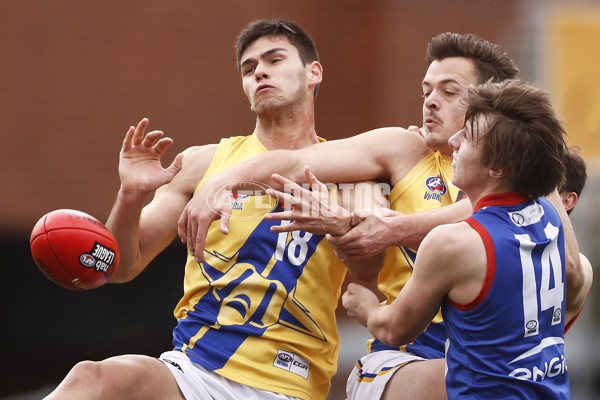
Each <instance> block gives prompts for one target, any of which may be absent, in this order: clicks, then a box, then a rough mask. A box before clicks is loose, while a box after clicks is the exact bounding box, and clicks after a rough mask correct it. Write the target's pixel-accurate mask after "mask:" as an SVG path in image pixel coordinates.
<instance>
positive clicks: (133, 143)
mask: <svg viewBox="0 0 600 400" xmlns="http://www.w3.org/2000/svg"><path fill="white" fill-rule="evenodd" d="M147 126H148V120H147V119H143V120H142V121H141V122H140V123H139V124H138V125H137V127H135V128H134V127H131V128H130V129H129V131H128V132H127V135H126V137H125V140H124V141H123V147H122V149H121V155H120V162H119V176H120V178H121V187H120V189H119V193H118V194H117V199H116V201H115V204H114V206H113V209H112V211H111V213H110V216H109V217H108V221H107V223H106V225H107V227H108V229H109V230H110V231H111V232H112V233H113V234H114V235H115V238H116V239H117V242H118V243H119V250H120V253H121V261H120V265H119V269H118V270H117V273H115V275H113V276H112V277H111V279H110V281H111V282H126V281H129V280H131V279H133V278H134V277H136V276H137V275H138V274H139V273H140V272H141V271H142V270H143V269H144V268H145V267H146V266H147V265H148V263H149V262H150V261H151V260H152V259H153V258H154V257H155V256H156V255H157V254H158V253H160V252H161V251H162V250H164V249H165V248H166V247H167V246H168V244H169V243H170V242H171V241H172V240H173V238H174V237H175V236H176V232H177V218H178V217H179V214H180V213H181V211H182V210H183V208H184V207H185V204H186V203H187V201H188V200H189V199H190V198H191V196H192V192H193V188H194V183H193V182H194V181H195V183H196V184H197V183H198V182H199V178H198V176H197V175H198V164H199V162H198V161H196V162H193V161H192V160H193V159H194V157H197V156H199V155H200V154H199V153H200V151H198V150H191V149H190V150H188V151H186V152H185V153H183V154H179V155H178V156H177V157H176V158H175V160H174V161H173V163H172V164H171V165H170V166H169V167H168V168H163V167H162V166H161V158H162V155H163V154H164V152H165V150H166V149H167V148H168V146H169V145H170V144H171V143H172V140H171V139H169V138H164V137H163V133H162V132H160V131H153V132H149V133H148V134H145V129H146V127H147ZM211 151H212V150H211V149H210V148H207V149H206V150H205V151H204V153H205V154H204V155H205V156H206V157H207V158H208V161H209V162H210V158H211V157H212V155H211V154H212V153H211ZM197 159H202V158H201V157H200V158H197ZM200 169H201V168H200ZM201 173H202V174H203V171H202V172H201ZM200 177H201V175H200ZM155 191H156V192H155ZM153 193H155V194H154V198H153V200H152V201H151V202H150V203H149V204H148V205H147V206H145V207H144V204H145V203H146V202H147V198H148V197H149V196H150V195H152V194H153Z"/></svg>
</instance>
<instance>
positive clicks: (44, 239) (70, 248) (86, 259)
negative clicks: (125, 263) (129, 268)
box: [30, 209, 119, 290]
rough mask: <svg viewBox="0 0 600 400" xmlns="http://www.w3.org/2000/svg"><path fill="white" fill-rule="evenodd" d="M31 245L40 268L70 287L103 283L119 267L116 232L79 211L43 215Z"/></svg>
mask: <svg viewBox="0 0 600 400" xmlns="http://www.w3.org/2000/svg"><path fill="white" fill-rule="evenodd" d="M30 246H31V255H32V256H33V259H34V260H35V263H36V264H37V266H38V268H39V269H40V271H42V272H43V273H44V275H46V276H47V277H48V278H49V279H50V280H52V281H53V282H55V283H57V284H59V285H61V286H63V287H65V288H68V289H73V290H88V289H94V288H97V287H99V286H102V285H103V284H105V283H106V281H107V280H108V278H109V277H110V276H111V275H112V274H113V273H114V272H115V271H116V270H117V268H118V266H119V247H118V245H117V241H116V240H115V237H114V236H113V234H112V233H111V232H110V231H109V230H108V229H107V228H106V226H104V224H102V222H100V221H98V220H97V219H96V218H94V217H92V216H91V215H88V214H86V213H84V212H81V211H77V210H68V209H62V210H55V211H52V212H49V213H48V214H46V215H44V216H43V217H42V218H40V219H39V221H38V222H37V223H36V224H35V226H34V227H33V231H32V232H31V237H30Z"/></svg>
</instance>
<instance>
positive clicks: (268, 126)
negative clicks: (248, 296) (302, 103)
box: [255, 106, 319, 150]
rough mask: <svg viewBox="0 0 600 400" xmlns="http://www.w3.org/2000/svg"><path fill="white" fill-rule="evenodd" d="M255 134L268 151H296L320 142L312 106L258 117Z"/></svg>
mask: <svg viewBox="0 0 600 400" xmlns="http://www.w3.org/2000/svg"><path fill="white" fill-rule="evenodd" d="M255 132H256V135H257V136H258V138H259V139H260V141H261V143H262V144H263V145H264V146H265V147H266V148H267V150H277V149H288V150H294V149H300V148H302V147H306V146H310V145H312V144H315V143H318V142H319V139H318V137H317V133H316V131H315V116H314V108H313V107H312V106H311V107H304V108H303V109H297V108H294V109H287V110H285V111H284V112H281V111H276V112H273V113H270V114H269V113H263V114H262V115H258V116H257V117H256V127H255Z"/></svg>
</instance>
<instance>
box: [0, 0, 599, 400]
mask: <svg viewBox="0 0 600 400" xmlns="http://www.w3.org/2000/svg"><path fill="white" fill-rule="evenodd" d="M277 17H283V18H288V19H293V20H296V21H297V22H299V23H300V25H301V26H303V27H304V28H305V29H306V30H307V31H308V32H309V33H310V34H311V35H312V37H313V39H314V40H315V42H316V44H317V47H318V49H319V52H320V56H321V61H322V64H323V66H324V71H325V72H324V81H323V84H322V85H321V89H320V91H319V96H318V99H317V103H316V125H317V132H318V133H319V134H320V135H321V136H323V137H325V138H328V139H335V138H342V137H347V136H350V135H354V134H357V133H360V132H363V131H366V130H370V129H374V128H377V127H382V126H404V127H406V126H408V125H418V124H420V122H421V103H422V99H421V84H420V82H421V79H422V77H423V75H424V73H425V70H426V67H427V66H426V62H425V50H426V47H427V44H428V43H429V40H430V39H431V37H433V36H434V35H436V34H438V33H441V32H445V31H453V32H459V33H469V32H471V33H475V34H477V35H479V36H481V37H483V38H485V39H488V40H490V41H492V42H495V43H499V44H501V45H502V46H503V47H504V48H505V49H506V50H507V52H508V53H509V54H510V55H511V56H512V57H513V58H514V59H515V60H516V62H517V63H518V64H519V66H520V68H521V71H522V72H521V78H522V79H524V80H527V81H529V82H532V83H536V84H537V85H538V86H540V87H542V88H544V89H547V90H548V91H550V93H551V95H552V97H553V99H554V101H555V103H556V105H557V108H558V110H559V112H560V115H561V117H562V118H563V119H564V121H565V124H566V128H567V131H568V132H569V140H568V141H569V144H570V145H576V146H580V147H581V154H582V156H583V157H584V158H585V160H586V162H587V164H588V174H589V180H588V184H587V186H586V188H585V190H584V192H583V195H582V198H581V201H580V203H579V205H578V206H577V208H576V209H575V211H574V212H573V213H572V215H571V217H572V219H573V223H574V227H575V230H576V233H577V236H578V239H579V244H580V248H581V251H582V253H584V254H586V255H587V256H588V258H589V259H590V261H591V262H592V265H594V266H596V267H598V266H599V265H600V252H599V250H598V247H599V246H598V243H599V236H600V228H599V226H600V224H599V222H600V207H599V205H600V204H599V202H598V198H599V195H600V173H599V171H600V168H599V166H600V139H599V138H600V112H598V109H600V75H599V74H598V70H599V68H600V3H599V2H598V1H577V0H569V1H548V0H503V1H489V0H479V1H471V0H452V1H448V0H428V1H419V0H414V1H409V0H373V1H359V0H326V1H323V0H303V1H281V0H262V1H258V0H256V1H247V0H246V1H244V0H195V1H192V0H178V1H173V2H165V1H162V0H144V1H142V0H130V1H121V0H103V1H93V0H77V1H69V0H53V1H36V0H31V1H18V0H1V1H0V57H1V58H0V60H1V62H0V140H1V143H2V146H0V152H1V153H0V155H1V161H2V162H3V163H4V164H3V165H4V166H3V167H2V168H0V181H1V182H2V184H3V189H2V196H0V268H1V271H2V276H1V278H0V304H1V305H2V318H1V321H2V325H1V326H2V328H1V329H0V365H1V369H2V371H1V373H0V399H3V400H6V399H13V400H16V399H20V400H25V399H39V398H42V397H43V396H44V395H46V394H47V393H49V392H50V391H51V390H52V389H53V388H54V387H55V385H56V384H57V383H58V382H59V381H60V380H61V379H62V377H64V375H65V374H66V373H67V372H68V371H69V369H70V368H71V366H72V365H74V364H75V363H76V362H78V361H80V360H84V359H91V360H99V359H103V358H106V357H109V356H113V355H117V354H123V353H143V354H148V355H151V356H158V355H159V354H160V353H161V352H162V351H164V350H167V349H169V348H170V347H171V330H172V328H173V327H174V324H175V320H174V318H173V316H172V310H173V307H174V306H175V304H176V302H177V301H178V300H179V297H180V295H181V292H182V288H181V282H182V277H183V262H184V253H185V249H184V248H183V247H182V246H181V245H178V244H173V245H172V246H170V247H169V248H168V249H167V251H165V252H164V253H163V254H162V255H160V256H159V257H158V258H157V259H156V260H155V261H154V262H153V263H152V264H151V266H150V267H149V268H148V269H147V270H146V271H145V272H144V273H143V274H142V275H141V276H139V277H138V278H137V279H136V280H135V281H133V282H131V283H128V284H123V285H107V286H104V287H101V288H99V289H95V290H92V291H88V292H75V291H69V290H67V289H63V288H61V287H59V286H57V285H55V284H54V283H52V282H50V281H49V280H48V279H46V278H45V277H44V276H43V275H42V274H41V272H40V271H38V270H37V268H36V266H35V264H34V262H33V260H32V258H31V255H30V252H29V234H30V232H31V229H32V228H33V225H34V224H35V222H36V221H37V220H38V219H39V218H40V217H41V216H42V215H44V214H45V213H47V212H49V211H52V210H54V209H59V208H73V209H78V210H82V211H85V212H87V213H90V214H92V215H94V216H96V217H97V218H99V219H101V220H105V219H106V217H107V216H108V214H109V212H110V209H111V206H112V203H113V200H114V197H115V194H116V192H117V190H118V188H119V180H118V174H117V165H118V153H119V149H120V146H121V142H122V139H123V137H124V134H125V132H126V130H127V128H128V127H129V126H130V125H134V124H136V123H137V122H138V121H139V120H140V119H141V118H143V117H148V118H150V128H151V129H162V130H164V131H165V132H166V133H167V135H169V136H170V137H172V138H173V139H174V140H175V143H174V144H173V146H172V148H171V149H169V150H168V152H167V154H166V157H165V158H166V161H168V162H170V161H171V160H172V158H173V157H175V155H176V154H177V153H178V152H180V151H182V150H183V149H185V148H187V147H189V146H191V145H197V144H206V143H217V142H218V140H219V138H220V137H228V136H236V135H247V134H250V133H252V129H253V127H254V114H253V113H252V111H251V110H250V108H249V104H248V102H247V100H246V98H245V96H244V94H243V92H242V90H241V80H240V76H239V73H238V71H237V70H236V66H235V55H234V50H233V46H234V43H235V40H236V38H237V35H238V33H239V31H240V30H241V29H242V28H243V27H244V26H245V25H246V24H247V23H248V22H250V21H252V20H254V19H258V18H277ZM595 272H596V279H595V285H594V287H593V288H592V293H591V294H590V295H589V297H588V300H587V303H586V307H585V308H584V312H583V314H582V315H581V316H580V318H579V320H578V322H577V323H576V324H575V325H574V327H573V328H572V330H571V331H570V332H569V334H568V335H567V338H566V342H567V344H566V346H567V357H568V366H569V374H570V377H571V384H572V395H573V398H574V399H594V398H598V396H599V395H600V387H599V384H598V383H597V382H600V361H599V360H600V348H599V346H598V340H597V335H596V332H597V330H598V328H599V324H600V315H599V313H600V307H599V304H598V302H599V299H598V291H599V289H598V287H599V282H598V276H599V275H600V272H599V271H598V268H596V269H595ZM338 315H339V326H340V331H341V337H342V343H341V351H340V360H339V361H340V363H339V372H338V374H337V376H336V378H335V379H334V381H333V383H332V390H331V393H330V396H329V399H330V400H338V399H344V398H345V381H346V377H347V375H348V373H349V371H350V369H351V367H352V365H353V364H354V363H355V361H356V359H357V358H359V357H360V356H361V355H363V353H364V352H365V350H366V345H365V341H366V339H367V338H368V337H369V335H368V332H366V330H365V329H364V328H362V327H361V326H359V325H358V324H357V323H355V322H354V321H351V320H349V319H348V318H347V317H345V315H344V312H343V311H338Z"/></svg>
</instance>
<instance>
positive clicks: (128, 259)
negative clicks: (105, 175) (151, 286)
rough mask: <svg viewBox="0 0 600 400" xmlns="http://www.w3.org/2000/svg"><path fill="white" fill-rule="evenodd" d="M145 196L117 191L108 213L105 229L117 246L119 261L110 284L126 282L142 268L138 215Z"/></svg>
mask: <svg viewBox="0 0 600 400" xmlns="http://www.w3.org/2000/svg"><path fill="white" fill-rule="evenodd" d="M146 197H147V195H146V194H143V193H131V192H130V193H125V192H123V191H121V190H120V191H119V193H118V195H117V200H116V201H115V204H114V206H113V209H112V210H111V212H110V215H109V217H108V220H107V221H106V227H107V228H108V229H109V230H110V231H111V232H112V234H113V235H114V236H115V239H117V243H118V244H119V251H120V254H121V260H120V262H119V268H118V269H117V272H116V273H115V274H114V275H113V276H111V278H110V282H113V283H118V282H127V281H130V280H131V279H133V278H134V277H135V276H137V275H138V274H139V273H140V272H141V270H142V269H143V266H142V265H141V252H140V239H139V238H140V228H139V224H140V215H141V212H142V208H143V207H144V202H145V200H146Z"/></svg>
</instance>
